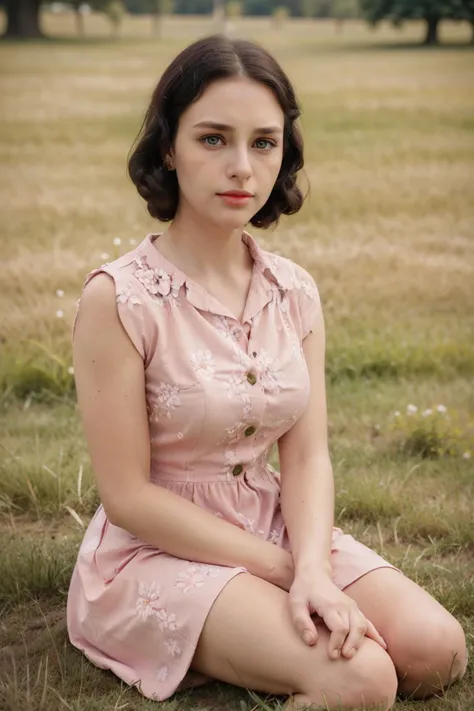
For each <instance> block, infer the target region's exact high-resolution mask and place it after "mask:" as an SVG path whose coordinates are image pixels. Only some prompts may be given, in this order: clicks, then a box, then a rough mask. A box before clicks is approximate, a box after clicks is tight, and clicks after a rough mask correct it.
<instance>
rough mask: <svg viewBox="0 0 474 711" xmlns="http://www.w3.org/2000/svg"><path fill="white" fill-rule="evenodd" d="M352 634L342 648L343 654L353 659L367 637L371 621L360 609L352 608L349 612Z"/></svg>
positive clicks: (350, 633)
mask: <svg viewBox="0 0 474 711" xmlns="http://www.w3.org/2000/svg"><path fill="white" fill-rule="evenodd" d="M349 620H350V627H351V629H350V632H349V634H348V635H347V639H346V641H345V643H344V646H343V648H342V654H343V656H344V657H347V658H348V659H352V657H353V656H354V655H355V653H356V652H357V650H358V649H359V647H360V645H361V644H362V640H363V639H364V637H365V634H366V631H367V628H368V624H369V621H368V620H367V619H366V618H365V617H364V615H363V614H362V612H361V611H360V610H359V608H358V607H352V608H351V609H350V612H349Z"/></svg>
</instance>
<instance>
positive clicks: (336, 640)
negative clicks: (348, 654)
mask: <svg viewBox="0 0 474 711" xmlns="http://www.w3.org/2000/svg"><path fill="white" fill-rule="evenodd" d="M323 619H324V622H325V623H326V626H327V628H328V629H329V630H330V631H331V636H330V637H329V644H328V654H329V657H330V658H331V659H339V657H340V656H341V649H342V646H343V644H344V641H345V639H346V637H347V634H348V632H349V629H350V625H349V615H348V614H347V613H346V614H344V612H341V613H340V612H337V611H336V610H331V611H330V612H328V613H327V614H326V615H324V618H323Z"/></svg>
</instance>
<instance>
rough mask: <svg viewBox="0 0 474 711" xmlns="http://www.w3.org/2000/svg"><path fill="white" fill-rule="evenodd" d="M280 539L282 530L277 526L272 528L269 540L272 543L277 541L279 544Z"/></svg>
mask: <svg viewBox="0 0 474 711" xmlns="http://www.w3.org/2000/svg"><path fill="white" fill-rule="evenodd" d="M279 540H280V531H279V530H278V529H277V528H272V530H271V531H270V533H269V534H268V538H267V541H269V542H270V543H275V544H277V543H278V542H279Z"/></svg>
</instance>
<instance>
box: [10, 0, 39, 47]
mask: <svg viewBox="0 0 474 711" xmlns="http://www.w3.org/2000/svg"><path fill="white" fill-rule="evenodd" d="M0 4H2V5H3V7H4V8H5V12H6V14H7V29H6V31H5V34H4V35H3V36H4V37H8V38H12V39H30V38H37V37H43V32H42V30H41V27H40V5H41V0H4V1H3V2H2V3H0Z"/></svg>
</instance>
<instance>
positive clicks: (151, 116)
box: [67, 34, 467, 709]
mask: <svg viewBox="0 0 474 711" xmlns="http://www.w3.org/2000/svg"><path fill="white" fill-rule="evenodd" d="M300 115H301V112H300V109H299V105H298V103H297V100H296V98H295V93H294V90H293V88H292V85H291V83H290V81H289V79H288V77H287V76H286V75H285V73H284V72H283V70H282V68H281V67H280V66H279V64H278V63H277V62H276V60H275V59H274V58H273V57H272V56H271V55H270V54H269V53H268V52H267V51H266V50H265V49H264V48H262V47H261V46H259V45H258V44H256V43H253V42H250V41H245V40H242V39H229V38H226V37H225V36H223V35H219V34H217V35H211V36H208V37H204V38H201V39H199V40H198V41H196V42H194V43H193V44H191V45H189V46H188V47H186V48H185V49H184V50H183V51H182V52H181V53H180V54H179V55H178V56H177V57H176V58H175V59H174V60H173V61H172V62H171V64H170V65H169V67H168V68H167V69H166V71H165V72H164V74H163V75H162V76H161V78H160V80H159V83H158V85H157V86H156V89H155V90H154V92H153V95H152V98H151V102H150V105H149V108H148V110H147V113H146V116H145V120H144V123H143V126H142V129H141V131H140V135H139V136H138V138H137V141H136V144H135V146H134V149H133V151H132V153H131V156H130V158H129V165H128V168H129V174H130V177H131V179H132V181H133V183H134V184H135V185H136V187H137V190H138V192H139V194H140V195H141V196H142V197H143V198H144V199H145V200H146V202H147V206H148V210H149V212H150V214H151V215H152V216H153V217H154V218H156V219H158V220H159V221H161V222H171V224H170V225H169V226H168V229H167V230H166V231H162V232H156V233H152V234H148V235H147V236H146V237H145V238H144V239H143V241H141V243H139V244H138V246H137V247H135V248H133V249H132V250H131V251H129V252H128V253H127V254H124V255H123V256H121V257H119V258H118V259H115V260H114V261H111V262H109V263H107V264H103V265H102V266H100V267H99V268H97V269H95V270H94V271H92V272H90V273H89V274H88V275H87V276H86V280H85V284H84V288H83V291H82V294H81V298H80V299H79V301H78V308H77V312H76V318H75V322H74V326H73V346H74V368H75V377H76V385H77V394H78V403H79V408H80V413H81V418H82V422H83V425H84V432H85V437H86V440H87V445H88V449H89V452H90V456H91V462H92V468H93V471H94V474H95V477H96V481H97V487H98V492H99V496H100V501H101V503H100V505H99V507H98V509H97V511H96V513H95V514H94V516H93V518H92V520H91V522H90V524H89V527H88V529H87V531H86V533H85V535H84V540H83V542H82V545H81V547H80V550H79V553H78V557H77V561H76V565H75V568H74V572H73V575H72V579H71V583H70V589H69V595H68V603H67V624H68V631H69V637H70V640H71V643H72V644H73V645H74V646H75V647H77V648H78V649H79V650H81V652H83V653H84V654H85V655H86V657H87V658H88V659H89V660H90V661H91V662H93V664H95V665H96V666H98V667H101V668H103V669H109V670H111V671H112V672H113V673H114V674H115V675H116V676H117V677H119V678H120V679H123V680H124V681H125V682H126V683H127V684H129V685H134V686H136V687H137V688H138V690H139V691H140V692H141V693H142V694H143V695H144V696H146V697H148V698H150V699H155V700H158V701H161V700H163V699H168V698H169V697H170V696H171V695H172V694H173V693H174V692H176V691H177V690H182V689H185V688H188V687H192V686H196V685H199V684H204V683H206V682H209V681H212V680H220V681H224V682H228V683H231V684H235V685H237V686H241V687H245V688H248V689H252V690H255V691H256V692H260V693H261V692H263V693H269V694H275V695H283V696H288V699H285V704H286V708H288V709H293V708H294V709H296V708H304V707H305V706H306V705H310V704H323V705H325V708H328V709H333V708H334V709H336V708H339V707H340V706H345V707H353V708H356V707H360V706H362V705H364V704H365V705H370V704H380V706H381V708H386V709H388V708H390V707H391V706H392V705H393V703H394V699H395V695H396V693H397V690H398V691H399V692H400V693H406V694H413V696H414V697H417V698H422V697H426V696H428V695H430V694H433V693H436V692H437V691H439V690H441V689H443V687H445V686H446V685H448V684H450V683H451V682H452V681H454V680H456V679H459V678H460V677H461V676H462V675H463V674H464V671H465V667H466V658H467V652H466V643H465V636H464V633H463V630H462V628H461V626H460V625H459V623H458V622H457V620H456V619H454V617H452V616H451V614H449V613H448V612H447V610H445V609H444V608H443V607H442V606H441V605H440V604H439V603H438V602H437V601H436V600H435V599H433V597H431V596H430V595H429V594H428V593H427V592H426V591H424V590H423V589H421V588H420V587H419V586H418V585H416V584H415V583H414V582H413V581H412V580H410V579H409V578H408V577H407V576H405V575H404V573H403V572H401V571H400V570H398V569H397V568H396V567H394V566H393V565H391V564H390V563H389V562H388V561H387V560H384V559H383V558H382V557H380V556H379V555H378V554H377V553H376V552H375V551H372V550H371V549H370V548H367V547H366V546H365V545H363V544H362V543H361V542H359V541H357V540H355V539H354V538H353V537H352V536H351V535H349V534H347V533H344V532H343V530H341V529H340V528H337V527H335V526H334V515H333V512H334V484H333V472H332V468H331V462H330V458H329V454H328V442H327V416H326V394H325V382H324V357H325V335H324V323H323V315H322V310H321V302H320V299H319V294H318V289H317V287H316V284H315V282H314V280H313V278H312V277H311V275H310V274H309V273H308V272H307V271H305V270H304V269H303V268H302V267H301V266H299V265H298V264H296V263H294V262H292V261H291V260H289V259H286V258H284V257H282V256H279V255H277V254H275V253H271V252H268V251H265V250H264V249H263V248H262V247H261V246H260V245H259V244H258V243H257V241H256V240H255V239H254V237H252V235H251V234H250V233H249V232H248V231H247V229H246V226H247V224H248V223H249V222H250V223H251V224H252V225H253V226H255V227H256V228H268V227H269V226H271V225H274V224H276V223H277V222H278V219H279V217H280V215H282V214H286V215H291V214H294V213H296V212H297V211H298V210H299V209H300V208H301V206H302V204H303V200H304V198H303V196H302V193H301V191H300V189H299V188H298V187H297V185H296V178H297V173H298V171H299V170H300V169H301V168H302V166H303V141H302V136H301V132H300V129H299V128H298V125H297V123H296V121H297V119H298V118H299V116H300ZM275 443H277V446H278V451H279V461H280V471H276V470H275V469H274V468H273V467H272V466H271V465H270V464H269V462H268V458H269V454H270V450H271V448H272V446H273V445H274V444H275Z"/></svg>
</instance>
